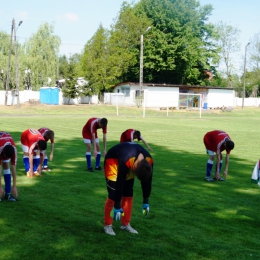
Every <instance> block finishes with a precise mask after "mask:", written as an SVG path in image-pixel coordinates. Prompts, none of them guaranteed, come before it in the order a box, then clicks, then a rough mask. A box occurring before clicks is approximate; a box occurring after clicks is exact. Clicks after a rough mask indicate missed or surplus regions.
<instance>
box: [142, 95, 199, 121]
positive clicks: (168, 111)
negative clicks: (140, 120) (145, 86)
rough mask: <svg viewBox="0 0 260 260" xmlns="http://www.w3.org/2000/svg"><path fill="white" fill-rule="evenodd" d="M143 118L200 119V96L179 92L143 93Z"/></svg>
mask: <svg viewBox="0 0 260 260" xmlns="http://www.w3.org/2000/svg"><path fill="white" fill-rule="evenodd" d="M142 107H143V117H146V116H151V115H153V114H154V115H155V114H156V116H158V115H160V114H161V115H166V116H167V117H170V116H174V117H176V116H181V117H183V115H184V112H185V114H186V115H187V116H189V117H190V116H192V115H194V116H195V117H199V118H201V111H202V94H194V93H179V92H158V91H154V92H145V94H144V100H143V104H142Z"/></svg>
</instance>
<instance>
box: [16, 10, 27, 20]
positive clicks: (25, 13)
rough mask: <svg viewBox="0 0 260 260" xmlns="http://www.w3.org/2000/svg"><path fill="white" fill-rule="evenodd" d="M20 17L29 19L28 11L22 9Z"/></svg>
mask: <svg viewBox="0 0 260 260" xmlns="http://www.w3.org/2000/svg"><path fill="white" fill-rule="evenodd" d="M18 17H19V19H20V20H22V21H25V20H27V19H28V13H27V12H25V11H21V12H19V13H18Z"/></svg>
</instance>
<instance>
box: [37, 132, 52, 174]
mask: <svg viewBox="0 0 260 260" xmlns="http://www.w3.org/2000/svg"><path fill="white" fill-rule="evenodd" d="M38 131H39V132H40V133H41V135H42V136H43V138H44V140H45V141H46V142H48V141H49V140H50V142H51V152H50V161H52V159H53V153H54V132H53V131H52V130H50V129H49V128H47V127H42V128H40V129H38ZM41 156H43V168H42V171H50V169H49V167H48V156H47V151H45V152H44V153H41Z"/></svg>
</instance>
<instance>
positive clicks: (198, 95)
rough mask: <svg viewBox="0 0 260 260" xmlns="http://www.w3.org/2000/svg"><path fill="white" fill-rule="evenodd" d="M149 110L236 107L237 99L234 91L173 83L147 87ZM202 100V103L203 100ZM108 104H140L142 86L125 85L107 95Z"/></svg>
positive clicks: (116, 87) (144, 95)
mask: <svg viewBox="0 0 260 260" xmlns="http://www.w3.org/2000/svg"><path fill="white" fill-rule="evenodd" d="M142 88H143V94H142V95H143V98H144V101H143V102H144V103H145V106H146V107H161V108H163V107H178V108H179V107H181V106H183V107H198V106H199V103H200V104H201V106H202V108H210V109H214V108H219V107H223V106H224V107H235V106H236V102H237V98H236V97H235V91H234V89H233V88H220V87H203V86H187V85H171V84H152V83H149V84H145V83H144V84H143V87H142ZM200 99H201V102H199V100H200ZM104 103H105V104H121V105H126V106H127V105H128V106H134V105H140V86H139V83H131V82H127V83H121V84H118V85H116V86H115V87H114V92H113V93H105V95H104Z"/></svg>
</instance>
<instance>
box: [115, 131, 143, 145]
mask: <svg viewBox="0 0 260 260" xmlns="http://www.w3.org/2000/svg"><path fill="white" fill-rule="evenodd" d="M135 131H136V130H134V129H127V130H125V131H124V132H123V133H122V134H121V138H120V143H124V142H131V141H132V140H134V132H135ZM137 140H138V141H140V140H142V137H141V136H140V138H137Z"/></svg>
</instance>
